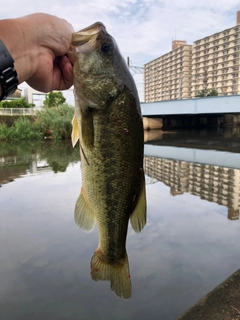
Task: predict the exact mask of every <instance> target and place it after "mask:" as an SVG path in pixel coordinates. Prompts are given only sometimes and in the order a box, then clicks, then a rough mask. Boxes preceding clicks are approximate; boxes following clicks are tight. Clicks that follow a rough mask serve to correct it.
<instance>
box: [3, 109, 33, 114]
mask: <svg viewBox="0 0 240 320" xmlns="http://www.w3.org/2000/svg"><path fill="white" fill-rule="evenodd" d="M35 114H36V110H35V109H33V108H0V115H2V116H33V115H35Z"/></svg>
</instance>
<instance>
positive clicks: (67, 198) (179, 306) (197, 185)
mask: <svg viewBox="0 0 240 320" xmlns="http://www.w3.org/2000/svg"><path fill="white" fill-rule="evenodd" d="M221 139H222V146H227V147H228V148H229V147H231V150H232V152H223V151H222V152H219V151H214V150H211V156H208V154H209V153H208V151H209V150H200V149H198V148H197V145H198V142H197V144H196V143H195V141H199V143H200V141H201V145H202V147H203V146H204V141H205V144H206V145H207V144H208V148H207V149H209V147H210V141H218V140H219V143H218V146H219V147H220V146H221V143H220V141H221ZM176 140H178V141H180V142H181V147H180V145H178V144H177V142H176ZM62 143H63V144H65V143H66V146H62V145H61V144H62ZM161 143H162V145H161ZM168 143H169V144H168ZM67 144H68V145H67ZM153 144H155V145H153ZM190 144H191V147H192V149H191V148H186V147H187V146H190ZM169 146H171V147H169ZM182 146H184V147H185V148H183V147H182ZM194 146H195V147H194ZM234 146H236V148H237V149H238V148H239V139H238V140H236V139H235V138H227V139H226V138H221V137H220V136H217V135H215V136H213V135H212V136H208V137H206V136H204V139H202V138H201V137H200V136H197V135H193V134H191V133H189V134H188V135H187V132H186V133H185V134H184V135H178V136H176V135H175V136H174V137H173V136H170V134H167V136H166V135H163V138H162V140H160V141H157V140H155V141H154V142H149V143H148V144H146V146H145V147H146V149H145V151H146V159H147V160H146V164H145V165H146V171H147V170H149V171H147V174H149V175H150V176H151V175H152V176H154V177H155V178H157V179H158V178H159V177H160V178H161V179H162V181H164V182H159V181H158V180H155V179H154V178H149V179H147V188H146V189H147V200H148V221H147V225H146V227H145V228H144V230H143V232H142V233H141V234H139V235H138V236H136V235H135V233H134V231H133V230H132V229H131V227H130V228H129V230H128V239H127V250H128V254H129V257H131V265H130V271H131V272H132V274H133V275H134V276H133V277H132V284H133V288H134V290H133V296H132V298H131V299H130V300H128V301H122V300H121V299H116V297H115V296H114V295H113V294H112V293H111V291H110V290H109V283H108V282H104V281H102V282H98V283H95V282H93V281H92V280H91V277H90V275H89V261H90V259H91V256H92V252H93V251H94V250H95V249H96V247H95V246H96V243H97V241H98V233H97V228H95V229H94V230H93V231H92V233H91V234H86V233H84V232H80V230H79V228H78V227H77V226H76V225H75V223H74V217H73V212H74V205H75V201H76V198H77V197H78V195H79V187H80V183H81V182H80V181H81V172H80V168H79V167H80V166H79V150H78V149H77V148H76V150H75V149H74V150H73V149H72V147H71V143H70V141H66V142H61V143H60V144H59V145H58V147H57V146H56V147H55V146H54V145H52V143H51V142H50V143H49V142H46V144H45V143H43V144H39V145H38V144H36V143H33V144H24V145H20V144H16V145H8V144H7V145H6V144H3V143H0V159H1V160H0V161H1V164H0V180H1V183H2V181H3V180H4V179H5V181H6V183H7V182H9V180H10V179H15V180H14V182H13V183H7V184H3V187H2V188H0V264H1V267H0V279H1V286H0V319H1V320H2V319H4V320H13V319H14V320H32V319H34V320H42V319H51V320H60V319H65V320H79V319H99V320H112V319H114V320H122V319H138V320H145V319H149V320H155V319H164V320H174V319H176V318H177V317H178V316H179V315H180V314H182V313H183V312H184V311H185V310H186V309H188V308H189V307H191V306H192V305H193V304H194V303H195V302H196V301H197V300H199V299H200V298H201V297H202V296H203V295H205V294H206V293H208V292H209V291H210V290H212V289H213V288H214V287H215V286H216V285H218V284H219V283H220V282H222V281H223V280H224V279H226V278H227V277H228V276H229V275H230V274H232V273H233V272H234V271H236V270H237V269H238V268H239V266H240V256H239V242H240V220H236V221H231V222H230V221H229V220H227V219H226V211H227V210H228V209H226V208H227V207H224V206H223V205H219V204H218V201H220V200H219V199H221V201H222V199H224V200H225V202H224V205H225V206H228V208H229V209H232V208H233V209H234V210H235V209H238V208H239V206H236V207H235V202H234V201H233V199H235V198H234V197H237V196H239V186H238V189H237V175H235V173H234V174H232V172H236V171H237V172H239V170H240V161H239V160H238V157H239V154H238V153H236V152H235V151H234ZM58 148H59V151H58V150H57V149H58ZM193 148H194V149H193ZM150 149H151V150H150ZM150 151H151V152H152V153H153V152H155V154H156V156H155V157H154V156H153V154H151V153H150ZM167 151H171V157H170V154H169V152H167ZM200 151H201V153H200ZM228 151H229V150H228ZM163 152H165V153H164V155H163ZM200 154H201V155H202V157H201V158H199V155H200ZM214 154H215V156H214ZM56 155H58V156H56ZM190 155H191V156H190ZM172 157H175V158H172ZM177 157H178V159H177ZM179 157H180V159H179ZM184 157H185V158H186V157H189V159H191V160H188V161H187V160H186V159H185V158H184ZM158 159H159V160H158ZM198 159H201V161H202V162H201V163H199V162H197V161H198ZM234 159H237V160H236V161H233V160H234ZM36 160H37V162H36ZM220 160H221V161H224V165H220V163H218V164H217V165H216V163H217V162H220ZM48 161H49V163H51V161H53V162H55V161H57V162H58V163H60V164H61V163H67V162H68V163H69V165H68V167H67V170H66V171H65V172H60V171H59V172H58V173H57V174H54V173H53V171H52V169H51V167H50V165H49V163H48ZM204 161H205V162H204ZM210 161H211V162H212V164H210V163H207V162H210ZM214 162H215V165H214ZM153 163H154V164H153ZM230 163H231V164H232V166H230V165H229V166H227V165H226V164H230ZM33 164H36V166H35V169H34V170H35V171H34V170H33V168H34V166H33ZM148 164H149V165H148ZM150 164H151V165H150ZM234 165H235V167H234ZM237 165H238V166H239V168H238V167H237ZM46 166H48V167H46ZM64 166H65V164H64V165H63V167H64ZM190 166H191V172H189V171H190V169H189V168H190ZM224 168H228V169H229V170H228V171H227V173H224V170H225V169H224ZM198 169H199V170H198ZM30 172H35V173H30ZM165 172H166V173H165ZM43 173H44V174H43ZM189 173H191V174H190V175H189ZM190 176H192V177H190ZM18 177H21V179H17V178H18ZM191 179H192V180H191ZM226 180H228V181H226ZM167 183H168V185H169V186H167V185H166V184H167ZM210 183H212V189H211V188H210V186H209V184H210ZM221 184H222V185H221ZM225 186H227V189H226V190H225ZM169 187H170V189H171V190H172V191H171V192H172V195H173V194H178V193H181V195H180V196H172V195H171V193H170V190H169ZM225 192H227V194H225ZM191 193H192V194H191ZM195 194H196V195H198V196H196V195H195ZM200 197H201V198H200ZM203 197H207V199H208V201H206V200H205V201H203V199H205V198H203ZM228 197H230V198H231V199H232V202H231V201H230V200H228ZM212 200H214V201H215V202H210V201H212ZM219 266H221V268H219ZM93 305H94V308H93Z"/></svg>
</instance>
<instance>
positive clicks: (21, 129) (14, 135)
mask: <svg viewBox="0 0 240 320" xmlns="http://www.w3.org/2000/svg"><path fill="white" fill-rule="evenodd" d="M41 137H42V133H41V131H40V128H39V127H38V126H37V124H36V123H32V122H31V121H30V120H29V119H28V118H26V117H21V118H18V119H17V120H16V121H15V122H14V124H13V126H12V127H7V125H6V124H5V123H3V124H0V140H35V139H40V138H41Z"/></svg>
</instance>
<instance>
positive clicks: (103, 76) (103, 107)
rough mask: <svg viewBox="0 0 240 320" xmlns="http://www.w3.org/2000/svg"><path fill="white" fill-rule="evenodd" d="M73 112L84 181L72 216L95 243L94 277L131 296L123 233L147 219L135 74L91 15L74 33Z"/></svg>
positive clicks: (116, 291)
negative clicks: (95, 233)
mask: <svg viewBox="0 0 240 320" xmlns="http://www.w3.org/2000/svg"><path fill="white" fill-rule="evenodd" d="M71 54H74V56H75V62H74V67H73V70H74V89H75V100H76V101H75V116H74V119H73V131H72V141H73V145H75V144H76V142H77V140H78V139H79V140H80V156H81V169H82V189H81V193H80V196H79V198H78V200H77V202H76V206H75V222H76V223H77V225H78V226H79V227H80V228H82V229H83V230H85V231H88V232H89V231H91V230H92V229H93V227H94V223H95V221H96V223H97V226H98V233H99V245H98V248H97V250H96V251H95V253H94V255H93V257H92V260H91V276H92V279H93V280H96V281H98V280H110V282H111V289H112V290H113V292H114V293H115V294H116V295H117V296H119V297H121V298H124V299H128V298H129V297H130V296H131V281H130V275H129V264H128V256H127V252H126V237H127V229H128V222H129V219H130V222H131V225H132V227H133V229H134V230H135V231H136V232H140V231H141V230H142V229H143V227H144V225H145V223H146V196H145V180H144V172H143V123H142V116H141V110H140V104H139V99H138V94H137V90H136V87H135V83H134V81H133V78H132V76H131V74H130V72H129V70H128V68H127V66H126V63H125V61H124V60H123V58H122V56H121V54H120V53H119V50H118V47H117V44H116V42H115V41H114V39H113V38H112V37H111V36H110V35H109V34H108V33H107V31H106V29H105V27H104V25H103V24H102V23H100V22H97V23H95V24H93V25H91V26H90V27H88V28H85V29H83V30H81V31H79V32H76V33H74V34H73V37H72V47H71Z"/></svg>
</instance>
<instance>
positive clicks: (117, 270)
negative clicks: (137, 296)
mask: <svg viewBox="0 0 240 320" xmlns="http://www.w3.org/2000/svg"><path fill="white" fill-rule="evenodd" d="M91 276H92V279H93V280H95V281H99V280H110V283H111V290H112V291H113V292H114V293H115V294H116V296H118V297H120V298H123V299H129V298H130V297H131V291H132V290H131V280H130V275H129V266H128V256H127V254H126V256H125V257H124V258H123V259H121V261H119V263H116V262H115V263H114V264H108V263H107V262H106V261H104V260H103V259H102V253H101V252H100V251H99V249H98V250H97V251H96V252H95V253H94V255H93V257H92V260H91Z"/></svg>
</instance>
